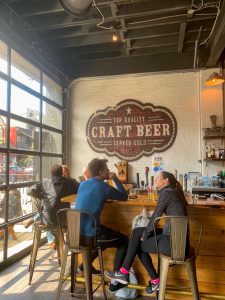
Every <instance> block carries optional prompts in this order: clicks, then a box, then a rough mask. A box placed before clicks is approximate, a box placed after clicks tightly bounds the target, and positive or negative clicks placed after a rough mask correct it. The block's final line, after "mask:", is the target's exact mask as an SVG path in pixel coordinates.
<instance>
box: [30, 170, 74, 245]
mask: <svg viewBox="0 0 225 300" xmlns="http://www.w3.org/2000/svg"><path fill="white" fill-rule="evenodd" d="M51 175H52V178H45V179H43V180H42V181H40V182H38V183H37V184H35V185H34V186H33V187H31V189H30V191H29V194H30V195H32V196H34V197H37V198H39V199H41V200H42V204H43V209H42V215H43V222H44V223H45V224H49V225H50V226H52V227H54V226H56V225H57V224H58V222H57V217H56V213H57V211H58V210H59V209H62V208H67V207H69V206H70V204H69V203H63V202H61V198H63V197H66V196H69V195H72V194H76V193H77V191H78V187H79V183H78V182H77V181H76V180H75V179H73V178H66V177H63V170H62V166H61V165H54V166H53V167H52V169H51ZM47 238H48V242H49V243H50V244H52V243H53V242H54V239H53V236H51V233H50V232H48V236H47Z"/></svg>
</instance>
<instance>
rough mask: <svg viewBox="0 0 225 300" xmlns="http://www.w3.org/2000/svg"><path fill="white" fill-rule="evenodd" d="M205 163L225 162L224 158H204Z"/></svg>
mask: <svg viewBox="0 0 225 300" xmlns="http://www.w3.org/2000/svg"><path fill="white" fill-rule="evenodd" d="M204 160H205V161H225V158H205V159H204Z"/></svg>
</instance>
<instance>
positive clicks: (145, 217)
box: [132, 208, 153, 230]
mask: <svg viewBox="0 0 225 300" xmlns="http://www.w3.org/2000/svg"><path fill="white" fill-rule="evenodd" d="M152 213H153V212H152V211H150V212H148V211H147V210H146V209H145V208H143V210H142V212H141V213H140V214H139V215H137V216H136V217H134V218H133V220H132V230H133V229H134V228H137V227H146V226H147V225H148V222H149V218H150V217H151V215H152Z"/></svg>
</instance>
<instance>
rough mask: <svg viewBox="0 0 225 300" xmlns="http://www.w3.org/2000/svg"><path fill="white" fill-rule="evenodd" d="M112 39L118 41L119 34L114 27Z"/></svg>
mask: <svg viewBox="0 0 225 300" xmlns="http://www.w3.org/2000/svg"><path fill="white" fill-rule="evenodd" d="M112 40H113V42H117V41H118V36H117V34H116V30H115V29H112Z"/></svg>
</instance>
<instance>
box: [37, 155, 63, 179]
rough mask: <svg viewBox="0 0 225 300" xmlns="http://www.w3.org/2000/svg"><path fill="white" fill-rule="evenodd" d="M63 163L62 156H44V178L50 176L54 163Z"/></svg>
mask: <svg viewBox="0 0 225 300" xmlns="http://www.w3.org/2000/svg"><path fill="white" fill-rule="evenodd" d="M55 164H58V165H61V164H62V158H60V157H47V156H45V157H42V178H48V177H50V172H51V168H52V166H53V165H55Z"/></svg>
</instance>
